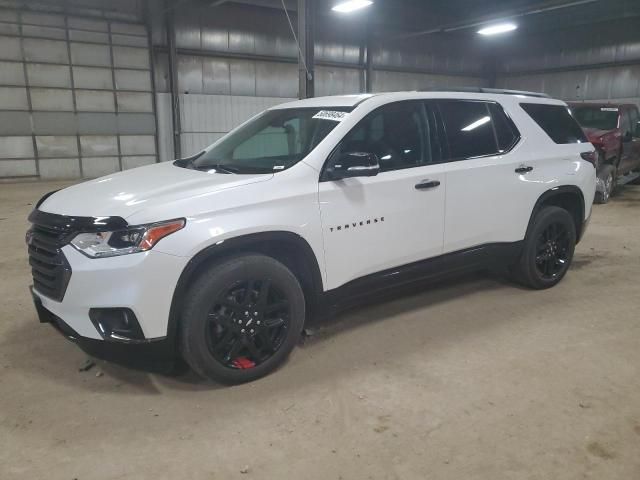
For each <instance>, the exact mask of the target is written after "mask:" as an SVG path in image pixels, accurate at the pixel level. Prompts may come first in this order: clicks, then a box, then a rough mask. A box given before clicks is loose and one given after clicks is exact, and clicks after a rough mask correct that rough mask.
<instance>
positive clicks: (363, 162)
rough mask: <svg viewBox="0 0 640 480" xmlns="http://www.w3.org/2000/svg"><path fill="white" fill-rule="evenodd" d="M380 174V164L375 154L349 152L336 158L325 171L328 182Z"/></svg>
mask: <svg viewBox="0 0 640 480" xmlns="http://www.w3.org/2000/svg"><path fill="white" fill-rule="evenodd" d="M378 173H380V163H379V162H378V156H377V155H376V154H375V153H366V152H349V153H343V154H341V155H340V156H338V158H336V159H335V160H334V161H333V162H332V164H331V166H330V167H329V168H328V169H327V174H328V178H329V179H330V180H342V179H343V178H353V177H375V176H376V175H377V174H378Z"/></svg>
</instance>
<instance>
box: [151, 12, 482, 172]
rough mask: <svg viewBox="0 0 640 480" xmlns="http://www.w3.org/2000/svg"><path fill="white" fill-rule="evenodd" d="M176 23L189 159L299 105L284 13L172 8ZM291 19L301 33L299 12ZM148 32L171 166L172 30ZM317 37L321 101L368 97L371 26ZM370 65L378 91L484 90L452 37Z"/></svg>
mask: <svg viewBox="0 0 640 480" xmlns="http://www.w3.org/2000/svg"><path fill="white" fill-rule="evenodd" d="M154 11H155V12H158V11H159V9H154ZM173 15H174V16H175V26H174V29H175V37H176V40H175V43H176V49H177V86H178V92H179V95H178V96H179V99H178V100H179V104H180V124H181V129H180V135H179V138H180V145H181V153H182V155H183V156H187V155H191V154H194V153H197V152H198V151H200V150H201V149H202V148H203V147H204V146H206V145H208V144H210V143H211V142H213V141H214V140H216V139H218V138H220V137H221V136H222V135H223V134H224V133H226V132H228V131H229V130H231V129H232V128H233V127H235V126H236V125H238V124H239V123H241V122H243V121H244V120H246V119H247V118H249V117H250V116H252V115H254V114H256V113H258V112H260V111H261V110H263V109H264V108H266V107H268V106H271V105H275V104H279V103H283V102H286V101H290V100H294V99H297V98H298V66H297V54H298V51H297V47H296V44H295V42H294V40H293V37H292V35H291V31H290V28H289V25H288V23H287V18H286V16H285V14H284V11H283V10H282V9H274V8H264V7H252V6H247V5H234V4H223V5H220V6H217V7H209V8H191V9H186V8H185V9H181V8H176V10H175V11H174V12H173ZM290 15H291V18H292V21H293V23H294V27H295V25H296V17H295V12H291V13H290ZM152 25H153V27H152V28H153V44H154V49H155V57H154V58H155V71H156V82H155V83H156V89H157V92H158V93H157V102H158V115H159V116H158V128H159V132H160V158H161V159H162V160H169V159H171V158H173V144H172V135H171V131H172V123H171V115H170V110H171V95H170V93H169V92H170V84H169V70H168V52H167V36H166V25H165V22H164V19H163V18H162V16H160V15H157V14H156V15H154V16H153V21H152ZM315 31H316V39H315V43H316V45H315V50H314V52H315V53H314V55H315V62H316V68H315V72H314V73H315V96H321V95H334V94H354V93H360V92H364V91H366V90H365V75H366V73H365V64H364V58H365V48H366V38H367V28H366V23H364V24H363V22H362V21H361V19H358V18H355V19H351V20H349V19H346V20H345V19H337V18H336V17H335V16H333V17H327V16H319V17H318V19H317V24H316V28H315ZM372 63H373V74H372V79H371V80H372V90H373V91H374V92H375V91H390V90H415V89H420V88H426V87H432V86H453V85H483V84H485V83H486V81H485V79H484V72H483V62H482V59H481V57H480V56H479V55H474V52H469V51H468V46H467V47H465V46H464V45H462V44H461V43H459V42H456V41H455V40H454V39H451V38H439V39H435V38H430V39H428V40H427V41H424V40H422V39H419V40H418V41H417V42H416V40H415V39H414V40H396V41H393V40H389V41H384V42H380V44H379V45H377V47H376V48H375V49H374V50H373V54H372Z"/></svg>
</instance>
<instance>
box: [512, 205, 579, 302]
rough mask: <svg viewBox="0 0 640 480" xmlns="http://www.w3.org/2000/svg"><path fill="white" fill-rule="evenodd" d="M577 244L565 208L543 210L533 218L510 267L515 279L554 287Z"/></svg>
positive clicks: (574, 232)
mask: <svg viewBox="0 0 640 480" xmlns="http://www.w3.org/2000/svg"><path fill="white" fill-rule="evenodd" d="M575 244H576V228H575V224H574V222H573V218H572V217H571V215H570V214H569V212H567V211H566V210H565V209H563V208H560V207H555V206H548V207H544V208H543V209H542V210H540V211H539V212H538V213H537V214H536V216H535V218H534V219H533V225H532V227H531V230H530V232H529V234H528V235H527V238H526V239H525V241H524V246H523V251H522V254H521V257H520V259H519V261H518V263H517V264H516V265H515V266H514V268H513V273H514V276H515V278H516V280H517V281H518V282H520V283H522V284H523V285H525V286H528V287H531V288H535V289H543V288H549V287H553V286H554V285H556V284H557V283H558V282H559V281H560V280H562V278H563V277H564V275H565V274H566V273H567V270H568V269H569V266H570V265H571V261H572V260H573V252H574V249H575Z"/></svg>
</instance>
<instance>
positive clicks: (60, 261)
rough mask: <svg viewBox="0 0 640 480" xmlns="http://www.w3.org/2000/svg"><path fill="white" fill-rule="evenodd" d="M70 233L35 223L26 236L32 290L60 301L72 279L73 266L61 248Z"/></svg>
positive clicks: (66, 230) (68, 230)
mask: <svg viewBox="0 0 640 480" xmlns="http://www.w3.org/2000/svg"><path fill="white" fill-rule="evenodd" d="M71 233H72V231H71V230H70V229H65V228H52V227H51V226H46V225H39V224H37V223H35V224H34V225H33V227H32V228H31V230H29V232H28V234H27V242H28V245H29V265H31V274H32V275H33V287H34V288H35V290H37V291H38V292H39V293H41V294H43V295H45V296H47V297H49V298H51V299H53V300H57V301H59V302H60V301H62V299H63V298H64V293H65V291H66V289H67V285H68V284H69V279H70V278H71V267H70V266H69V263H68V262H67V259H66V258H65V256H64V253H62V251H61V250H60V249H61V248H62V247H63V246H64V245H66V244H67V243H68V241H69V240H70V236H71Z"/></svg>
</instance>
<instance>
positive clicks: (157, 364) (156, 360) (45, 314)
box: [31, 289, 179, 373]
mask: <svg viewBox="0 0 640 480" xmlns="http://www.w3.org/2000/svg"><path fill="white" fill-rule="evenodd" d="M31 292H32V296H33V303H34V305H35V308H36V312H37V313H38V319H39V320H40V322H41V323H49V324H51V325H52V326H53V327H54V328H55V329H56V330H57V331H58V332H60V333H61V334H62V335H63V336H64V337H66V338H67V339H68V340H70V341H72V342H74V343H75V344H77V345H78V346H79V347H80V348H81V349H82V350H84V351H85V352H86V353H87V354H88V355H91V356H92V357H95V358H99V359H102V360H107V361H110V362H113V363H117V364H121V365H125V366H127V367H134V368H139V369H143V370H147V371H153V372H162V373H166V372H169V371H172V370H173V369H174V367H175V366H176V365H177V362H178V359H179V356H178V353H177V349H176V342H175V338H173V337H172V336H167V337H163V338H155V339H151V340H144V341H136V342H117V341H112V340H97V339H95V338H88V337H84V336H82V335H80V334H79V333H78V332H77V331H75V330H74V329H73V328H72V327H71V326H70V325H69V324H68V323H67V322H65V321H64V320H63V319H62V318H60V317H58V316H57V315H55V314H54V313H53V312H51V311H49V310H48V309H47V308H46V307H44V306H43V303H42V300H41V297H40V296H38V295H37V294H36V293H34V292H33V289H32V291H31Z"/></svg>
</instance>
